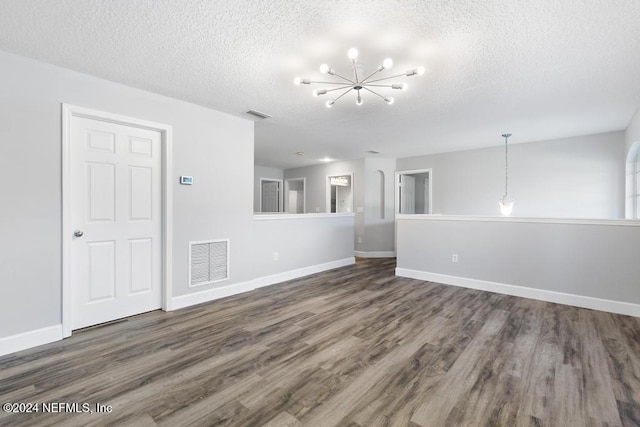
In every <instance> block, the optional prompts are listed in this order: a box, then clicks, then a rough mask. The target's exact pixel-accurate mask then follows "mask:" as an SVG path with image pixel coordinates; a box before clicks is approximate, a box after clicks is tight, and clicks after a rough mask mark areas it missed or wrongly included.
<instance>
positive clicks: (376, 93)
mask: <svg viewBox="0 0 640 427" xmlns="http://www.w3.org/2000/svg"><path fill="white" fill-rule="evenodd" d="M362 89H365V90H368V91H369V92H371V93H373V94H374V95H378V96H379V97H380V98H382V99H384V100H385V101H386V98H385V97H384V96H382V95H380V94H379V93H378V92H375V91H373V90H371V89H369V88H368V87H366V86H362Z"/></svg>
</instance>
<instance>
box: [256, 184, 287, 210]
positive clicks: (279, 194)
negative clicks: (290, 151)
mask: <svg viewBox="0 0 640 427" xmlns="http://www.w3.org/2000/svg"><path fill="white" fill-rule="evenodd" d="M263 182H277V183H278V212H277V213H280V212H284V203H283V197H282V193H283V191H282V187H283V185H282V180H281V179H278V178H262V177H261V178H260V212H263V211H264V210H263V207H262V183H263ZM273 213H275V212H273Z"/></svg>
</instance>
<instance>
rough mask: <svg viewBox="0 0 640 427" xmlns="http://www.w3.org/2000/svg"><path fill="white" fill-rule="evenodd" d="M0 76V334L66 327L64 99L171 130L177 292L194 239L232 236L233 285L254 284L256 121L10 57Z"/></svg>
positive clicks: (3, 58) (1, 62)
mask: <svg viewBox="0 0 640 427" xmlns="http://www.w3.org/2000/svg"><path fill="white" fill-rule="evenodd" d="M0 74H1V76H2V78H0V93H1V94H2V95H1V96H2V102H1V103H0V121H1V125H0V161H1V165H0V174H1V175H0V195H1V196H2V209H1V212H2V214H1V215H2V216H1V219H0V236H2V237H1V239H0V260H1V267H0V283H2V286H3V295H2V298H0V337H5V336H10V335H14V334H18V333H21V332H26V331H32V330H36V329H39V328H43V327H48V326H53V325H58V324H60V323H61V309H62V308H61V289H62V284H61V274H62V272H61V262H62V258H61V256H62V255H61V209H62V206H61V205H62V203H61V149H62V148H61V147H62V146H61V103H63V102H64V103H70V104H73V105H78V106H82V107H87V108H93V109H96V110H102V111H106V112H111V113H116V114H121V115H125V116H131V117H136V118H140V119H145V120H150V121H154V122H160V123H166V124H169V125H171V126H173V173H174V175H175V179H174V180H173V182H174V183H175V184H174V188H173V197H174V204H173V216H174V223H173V227H174V228H173V231H174V236H173V238H174V248H173V286H174V289H173V294H174V296H177V295H182V294H185V293H187V292H190V290H189V289H188V288H187V277H188V273H187V260H188V256H187V252H188V242H189V241H190V240H206V239H211V238H230V239H231V242H232V243H231V248H232V253H231V281H230V282H231V283H233V282H241V281H245V280H248V279H250V278H251V258H250V257H247V256H246V255H245V254H246V253H250V251H251V248H252V246H251V243H252V238H251V226H252V221H253V219H252V218H253V216H252V211H253V209H252V194H253V182H252V176H253V123H252V122H251V121H249V120H244V119H241V118H237V117H233V116H229V115H227V114H223V113H219V112H216V111H213V110H209V109H206V108H203V107H199V106H196V105H193V104H189V103H186V102H181V101H177V100H175V99H170V98H167V97H163V96H159V95H155V94H152V93H149V92H145V91H141V90H136V89H133V88H130V87H126V86H123V85H119V84H116V83H112V82H108V81H105V80H101V79H97V78H94V77H91V76H87V75H84V74H80V73H76V72H72V71H69V70H65V69H62V68H58V67H54V66H50V65H47V64H44V63H41V62H37V61H33V60H30V59H26V58H23V57H19V56H15V55H11V54H7V53H2V52H0ZM179 175H193V176H194V181H195V184H194V185H193V186H190V187H189V186H180V185H179V184H178V180H177V177H178V176H179ZM229 183H233V186H229V185H228V184H229ZM198 290H201V289H198Z"/></svg>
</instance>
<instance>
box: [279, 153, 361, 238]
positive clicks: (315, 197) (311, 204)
mask: <svg viewBox="0 0 640 427" xmlns="http://www.w3.org/2000/svg"><path fill="white" fill-rule="evenodd" d="M345 173H353V183H352V186H353V209H354V211H355V212H356V217H355V223H354V227H355V234H356V235H359V234H362V233H364V216H363V214H362V213H358V212H357V209H358V207H364V185H365V184H364V183H365V178H364V161H363V160H355V161H345V162H333V163H328V164H323V165H317V166H307V167H302V168H295V169H286V170H285V171H284V178H285V179H291V178H306V186H307V187H306V188H305V193H306V198H307V213H316V212H320V213H323V212H324V213H326V212H327V176H332V175H341V174H345ZM351 237H352V238H354V236H351ZM355 248H356V250H359V244H358V242H357V240H356V243H355Z"/></svg>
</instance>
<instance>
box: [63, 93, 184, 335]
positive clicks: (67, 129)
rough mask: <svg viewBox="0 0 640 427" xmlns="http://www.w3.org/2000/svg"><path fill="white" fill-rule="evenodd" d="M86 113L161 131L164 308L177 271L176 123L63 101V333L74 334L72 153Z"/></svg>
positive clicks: (95, 118)
mask: <svg viewBox="0 0 640 427" xmlns="http://www.w3.org/2000/svg"><path fill="white" fill-rule="evenodd" d="M73 117H84V118H88V119H92V120H101V121H106V122H110V123H116V124H122V125H125V126H133V127H138V128H143V129H150V130H154V131H158V132H160V134H161V137H162V142H161V143H162V262H163V265H162V294H163V297H162V309H163V310H171V303H172V295H171V294H172V271H173V265H172V263H173V258H172V246H173V192H172V188H173V182H172V174H173V170H172V165H173V162H172V153H173V149H172V137H173V136H172V129H173V128H172V127H171V126H170V125H166V124H163V123H156V122H151V121H148V120H141V119H137V118H133V117H127V116H121V115H118V114H112V113H107V112H104V111H98V110H93V109H90V108H85V107H78V106H76V105H71V104H64V103H63V104H62V336H63V337H68V336H71V323H72V322H71V283H70V277H69V271H70V265H69V263H70V260H71V251H70V243H71V233H72V228H71V224H70V212H71V210H70V209H71V197H70V188H71V183H70V179H69V176H70V173H69V167H70V163H71V161H70V156H71V119H72V118H73Z"/></svg>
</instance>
